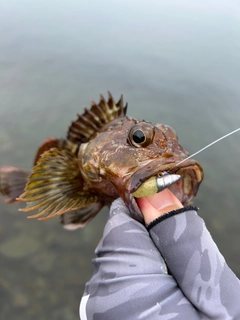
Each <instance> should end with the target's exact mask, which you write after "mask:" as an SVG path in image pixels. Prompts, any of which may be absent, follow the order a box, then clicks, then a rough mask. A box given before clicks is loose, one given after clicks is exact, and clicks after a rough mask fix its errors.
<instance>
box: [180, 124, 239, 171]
mask: <svg viewBox="0 0 240 320" xmlns="http://www.w3.org/2000/svg"><path fill="white" fill-rule="evenodd" d="M238 131H240V128H238V129H236V130H233V131H232V132H229V133H227V134H225V135H224V136H222V137H221V138H219V139H217V140H215V141H213V142H211V143H209V144H208V145H207V146H205V147H203V148H202V149H200V150H198V151H197V152H195V153H193V154H192V155H190V156H189V157H187V158H185V159H183V160H181V161H180V162H178V163H177V164H176V165H175V166H174V167H177V166H178V165H179V164H182V163H183V162H184V161H186V160H188V159H190V158H192V157H194V156H195V155H197V154H199V153H200V152H202V151H204V150H206V149H207V148H209V147H211V146H212V145H214V144H215V143H217V142H219V141H221V140H223V139H225V138H227V137H229V136H231V135H232V134H234V133H235V132H238Z"/></svg>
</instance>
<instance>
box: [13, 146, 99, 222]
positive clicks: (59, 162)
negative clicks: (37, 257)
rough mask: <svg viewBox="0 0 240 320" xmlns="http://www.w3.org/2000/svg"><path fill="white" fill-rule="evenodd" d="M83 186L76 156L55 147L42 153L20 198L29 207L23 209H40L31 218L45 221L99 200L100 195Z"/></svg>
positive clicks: (27, 210) (25, 210) (26, 210)
mask: <svg viewBox="0 0 240 320" xmlns="http://www.w3.org/2000/svg"><path fill="white" fill-rule="evenodd" d="M84 185H85V182H84V180H83V178H82V176H81V173H80V171H79V166H78V159H77V157H76V156H75V155H74V154H72V153H71V152H69V151H67V150H60V149H57V148H52V149H50V150H48V151H46V152H44V153H43V155H42V156H41V158H40V159H39V161H38V163H37V165H36V166H35V167H34V168H33V171H32V174H31V175H30V177H29V181H28V183H27V186H26V189H25V192H24V193H23V194H22V195H21V196H20V197H19V198H18V199H17V200H20V201H23V202H26V203H27V208H24V209H20V211H24V212H29V211H32V210H36V209H38V211H39V212H38V213H37V214H35V215H33V216H30V217H29V218H39V220H45V219H48V218H51V217H54V216H59V215H62V214H64V213H66V212H69V211H72V210H78V209H80V208H83V207H85V206H88V205H90V204H92V203H95V202H99V198H98V196H97V195H95V194H92V193H90V192H89V191H86V190H85V191H84V190H83V188H84ZM44 215H45V216H44ZM43 216H44V217H43Z"/></svg>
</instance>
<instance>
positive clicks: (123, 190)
mask: <svg viewBox="0 0 240 320" xmlns="http://www.w3.org/2000/svg"><path fill="white" fill-rule="evenodd" d="M126 109H127V106H125V107H124V106H123V99H122V96H121V98H120V100H119V101H118V103H115V102H114V100H113V98H112V96H111V95H110V94H109V98H108V101H107V102H106V101H105V100H104V98H103V97H102V96H101V97H100V102H99V104H96V103H94V102H92V107H91V109H90V110H88V109H85V111H84V113H83V115H81V116H78V119H77V120H76V121H75V122H73V123H72V125H71V126H70V128H69V131H68V134H67V138H66V139H61V140H58V139H55V138H48V139H46V140H45V142H44V143H43V144H42V145H41V146H40V148H39V150H38V153H37V156H36V162H37V163H36V165H35V167H34V168H33V171H32V173H31V175H30V177H29V181H28V183H27V186H26V190H25V192H24V193H23V194H22V195H20V194H19V198H18V200H20V201H24V202H26V203H27V208H25V209H22V211H26V212H29V211H32V210H38V213H37V214H36V215H34V216H30V217H35V218H39V219H47V218H49V217H54V216H57V215H60V216H61V219H62V223H63V224H64V225H65V226H67V228H69V229H71V228H76V227H79V226H80V227H81V226H84V225H85V224H86V223H87V222H88V221H90V220H91V219H92V218H93V217H94V216H95V215H96V214H97V212H98V211H99V210H100V209H101V208H102V207H103V206H104V205H108V204H110V203H111V202H112V201H113V200H114V199H116V198H117V197H119V196H120V197H121V198H122V199H123V200H124V202H125V203H126V205H127V206H128V208H129V209H130V211H131V213H132V214H133V215H134V217H135V218H136V219H138V220H140V221H141V219H142V215H141V212H140V211H139V208H138V206H137V203H136V201H135V198H134V196H133V193H134V192H135V191H136V190H137V189H138V188H139V187H140V186H141V185H142V184H143V183H144V181H146V180H148V179H149V178H151V177H154V176H158V175H161V174H162V173H164V172H165V171H167V172H168V173H170V174H171V173H177V174H179V175H181V179H180V180H179V181H177V182H176V183H174V184H173V185H172V186H171V187H169V189H170V190H171V191H172V192H173V193H174V194H175V195H176V196H177V197H178V199H179V200H180V201H181V202H182V203H183V205H186V204H187V203H188V202H189V201H190V200H191V199H192V197H194V196H195V195H196V193H197V191H198V188H199V185H200V183H201V181H202V179H203V170H202V168H201V166H200V164H199V163H198V162H196V161H194V160H186V161H185V162H183V163H181V165H180V166H177V163H179V162H180V161H182V160H183V159H185V158H187V157H188V155H189V154H188V153H187V152H186V151H185V150H184V149H183V148H182V146H181V145H180V144H179V142H178V138H177V135H176V133H175V131H174V130H173V129H172V128H171V127H169V126H167V125H163V124H155V125H154V124H152V123H150V122H147V121H143V120H136V119H133V118H130V117H127V116H126ZM42 151H43V153H42ZM0 176H1V170H0Z"/></svg>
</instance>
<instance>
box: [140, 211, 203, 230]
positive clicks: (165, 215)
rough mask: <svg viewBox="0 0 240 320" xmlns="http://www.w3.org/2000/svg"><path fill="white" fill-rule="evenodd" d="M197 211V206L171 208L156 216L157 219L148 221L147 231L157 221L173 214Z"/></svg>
mask: <svg viewBox="0 0 240 320" xmlns="http://www.w3.org/2000/svg"><path fill="white" fill-rule="evenodd" d="M192 210H194V211H198V208H197V207H195V206H186V207H183V208H180V209H177V210H172V211H170V212H168V213H166V214H164V215H162V216H160V217H158V218H157V219H155V220H153V221H152V222H150V223H149V224H148V225H147V226H146V228H147V230H148V231H150V230H151V229H152V228H153V227H154V226H156V225H157V224H158V223H160V222H162V221H164V220H166V219H168V218H170V217H172V216H175V215H176V214H179V213H182V212H187V211H192Z"/></svg>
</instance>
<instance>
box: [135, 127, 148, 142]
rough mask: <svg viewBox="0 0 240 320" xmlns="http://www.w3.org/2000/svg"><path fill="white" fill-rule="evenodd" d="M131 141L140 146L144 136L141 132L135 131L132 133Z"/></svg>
mask: <svg viewBox="0 0 240 320" xmlns="http://www.w3.org/2000/svg"><path fill="white" fill-rule="evenodd" d="M132 139H133V141H134V142H135V143H138V144H142V143H144V141H145V140H146V136H145V134H144V132H143V131H142V130H140V129H137V130H135V131H134V132H133V134H132Z"/></svg>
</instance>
